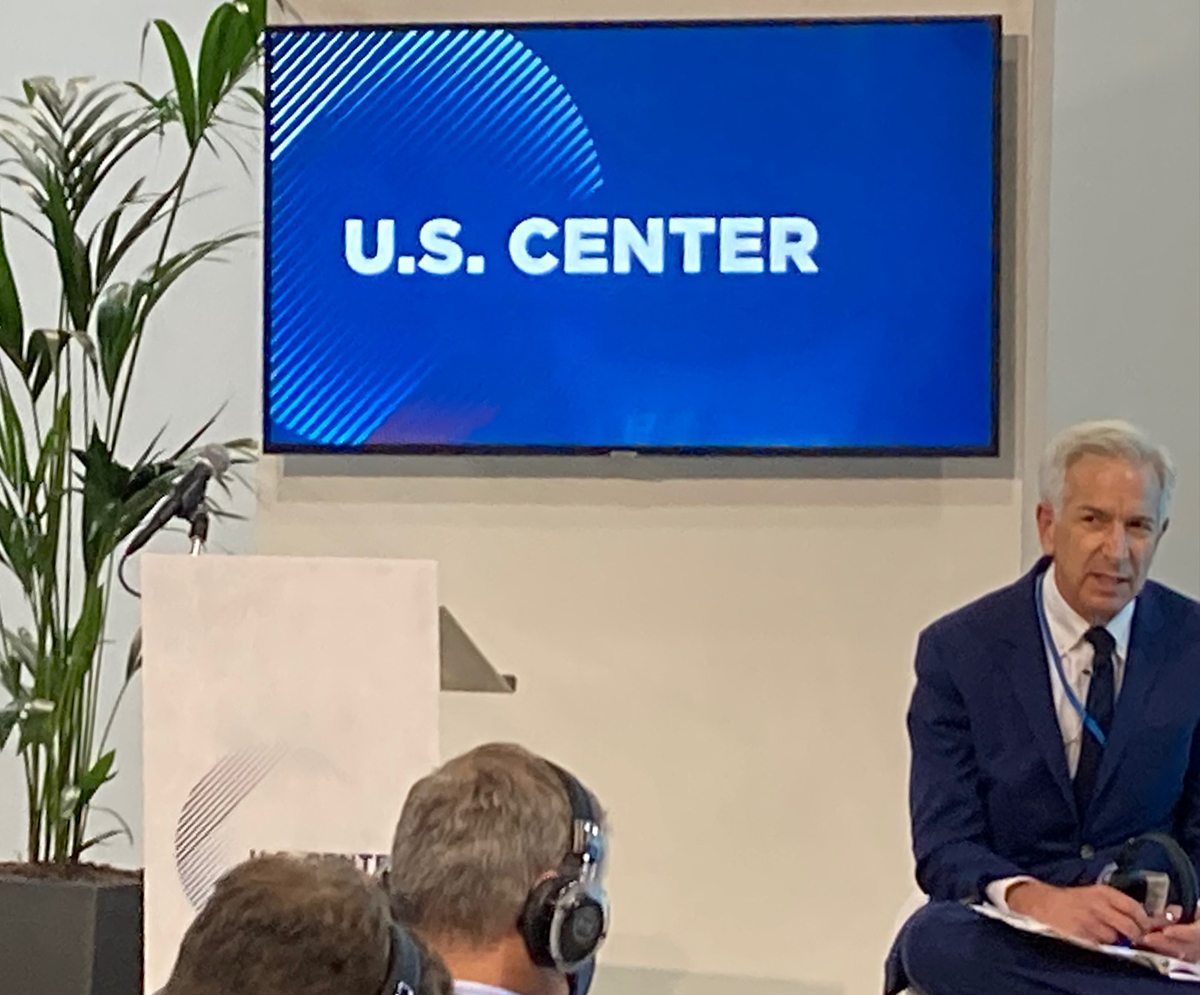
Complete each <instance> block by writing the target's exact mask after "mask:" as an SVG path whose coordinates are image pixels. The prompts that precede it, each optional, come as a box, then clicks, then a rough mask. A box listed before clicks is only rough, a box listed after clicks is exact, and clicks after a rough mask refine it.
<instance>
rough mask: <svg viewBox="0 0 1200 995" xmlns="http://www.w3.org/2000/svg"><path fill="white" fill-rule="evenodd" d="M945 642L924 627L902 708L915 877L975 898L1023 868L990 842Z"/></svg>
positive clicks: (951, 894)
mask: <svg viewBox="0 0 1200 995" xmlns="http://www.w3.org/2000/svg"><path fill="white" fill-rule="evenodd" d="M947 649H948V647H947V646H946V639H945V637H944V636H943V635H940V634H937V633H936V630H926V631H925V632H924V633H922V635H921V639H920V642H919V644H918V646H917V664H916V669H917V686H916V690H915V691H914V692H913V698H912V704H911V707H910V708H909V713H908V732H909V739H910V741H911V743H912V772H911V777H910V781H909V804H910V809H911V813H912V833H913V852H914V854H915V856H916V860H917V883H918V884H919V885H920V886H921V889H922V890H923V891H924V892H925V893H926V894H927V895H929V896H930V897H931V898H936V899H945V900H951V901H959V900H963V899H966V900H969V901H973V902H981V901H983V900H984V896H985V889H986V887H987V885H988V883H989V882H990V881H995V880H997V879H999V878H1008V877H1016V876H1019V875H1021V874H1023V873H1024V872H1023V870H1022V868H1020V867H1018V866H1017V865H1016V864H1014V863H1012V862H1011V861H1009V860H1006V859H1004V858H1003V857H1001V856H999V855H998V854H996V853H993V852H992V850H991V849H990V848H989V845H988V844H989V834H988V826H987V814H986V812H985V810H984V805H983V799H982V797H981V785H980V772H979V767H978V765H977V763H976V755H975V744H974V742H973V741H972V735H971V724H970V720H969V717H968V713H967V707H966V704H965V702H964V701H963V698H962V695H961V694H960V692H959V690H958V688H957V687H956V685H955V682H954V679H953V674H952V673H951V671H950V668H949V667H948V666H947V665H946V661H945V657H946V656H948V655H949V654H948V653H947ZM1197 829H1198V830H1200V824H1198V825H1197Z"/></svg>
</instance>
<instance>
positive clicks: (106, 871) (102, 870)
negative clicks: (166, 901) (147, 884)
mask: <svg viewBox="0 0 1200 995" xmlns="http://www.w3.org/2000/svg"><path fill="white" fill-rule="evenodd" d="M0 878H24V879H25V880H49V881H82V882H86V883H87V884H96V885H106V884H110V885H111V884H140V883H141V880H142V872H141V871H129V870H124V869H122V868H119V867H109V866H108V865H107V864H53V863H50V864H13V863H0Z"/></svg>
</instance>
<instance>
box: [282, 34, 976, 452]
mask: <svg viewBox="0 0 1200 995" xmlns="http://www.w3.org/2000/svg"><path fill="white" fill-rule="evenodd" d="M267 50H268V59H267V141H266V150H265V152H266V208H265V209H266V252H265V259H266V274H265V297H266V300H265V315H266V328H265V335H264V339H265V363H264V423H265V424H264V439H265V447H266V449H267V450H268V451H272V452H328V451H352V452H400V453H406V452H434V453H437V452H457V453H463V452H467V453H529V452H564V453H608V452H612V451H620V450H633V451H637V452H649V453H684V454H690V453H696V454H713V453H761V454H791V453H817V454H887V453H899V454H929V455H994V454H995V453H996V451H997V434H998V424H997V422H998V419H997V398H998V392H999V391H998V369H997V350H998V342H997V340H998V327H997V325H998V323H997V313H998V243H997V225H998V217H997V214H998V212H997V205H998V169H997V163H998V139H999V126H998V125H999V122H998V115H999V100H998V90H999V65H1000V62H999V52H1000V24H999V20H998V18H928V19H916V20H913V19H905V20H900V19H887V20H839V21H795V22H793V21H787V22H785V21H769V22H765V21H728V22H719V23H717V22H671V23H662V22H654V23H611V22H598V23H585V24H569V25H568V24H500V25H413V26H380V27H363V26H355V27H344V28H342V27H297V28H290V27H289V28H277V29H272V30H271V31H270V32H269V36H268V44H267Z"/></svg>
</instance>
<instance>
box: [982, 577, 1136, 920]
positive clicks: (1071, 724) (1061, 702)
mask: <svg viewBox="0 0 1200 995" xmlns="http://www.w3.org/2000/svg"><path fill="white" fill-rule="evenodd" d="M1135 604H1136V601H1131V602H1129V604H1127V605H1126V606H1125V607H1124V608H1122V609H1121V610H1120V612H1118V613H1117V615H1116V616H1114V617H1113V619H1112V620H1111V621H1110V622H1109V623H1108V624H1107V625H1106V626H1105V628H1106V629H1107V630H1108V632H1109V635H1111V636H1112V637H1113V639H1114V640H1115V642H1116V644H1117V645H1116V648H1115V649H1114V650H1113V681H1114V688H1115V690H1116V693H1117V694H1118V695H1119V694H1120V693H1121V683H1122V681H1123V680H1124V678H1125V661H1126V659H1127V658H1128V656H1129V630H1130V629H1131V628H1132V626H1133V612H1134V605H1135ZM1042 607H1043V608H1044V609H1045V611H1046V625H1047V627H1048V628H1049V629H1050V638H1051V639H1052V640H1053V642H1054V646H1055V648H1056V649H1057V650H1058V654H1059V656H1060V658H1061V659H1062V665H1063V673H1064V674H1066V677H1067V683H1068V684H1070V685H1071V690H1072V691H1074V692H1075V697H1076V698H1078V699H1079V701H1080V702H1086V701H1087V696H1088V689H1089V688H1090V687H1091V684H1092V661H1093V659H1094V658H1095V655H1096V651H1095V650H1094V649H1092V644H1091V643H1089V642H1088V641H1087V640H1086V639H1084V635H1085V634H1086V633H1087V631H1088V629H1090V628H1091V627H1092V626H1091V624H1090V623H1089V622H1088V621H1087V619H1085V618H1083V617H1082V616H1081V615H1079V613H1078V612H1076V611H1075V609H1074V608H1072V607H1071V606H1070V605H1069V604H1067V600H1066V598H1064V597H1063V596H1062V592H1061V591H1060V590H1059V589H1058V581H1057V579H1056V578H1055V575H1054V564H1053V563H1051V564H1050V568H1049V569H1048V570H1047V571H1046V574H1045V580H1044V581H1043V582H1042ZM1046 666H1047V667H1049V668H1050V688H1051V691H1052V693H1053V696H1054V713H1055V714H1056V715H1057V716H1058V727H1059V729H1061V730H1062V740H1063V750H1064V752H1065V753H1066V755H1067V770H1068V771H1069V772H1070V775H1071V777H1074V776H1075V771H1076V770H1077V769H1078V767H1079V754H1080V752H1081V751H1082V749H1083V717H1082V716H1081V715H1080V714H1079V713H1078V712H1077V711H1075V707H1074V706H1073V705H1072V704H1071V700H1070V699H1069V698H1068V697H1067V692H1066V691H1065V690H1064V689H1063V684H1062V680H1061V679H1060V678H1059V676H1058V668H1057V667H1055V666H1054V658H1053V657H1052V656H1051V655H1050V651H1049V648H1047V650H1046ZM1031 880H1033V879H1032V878H1029V877H1013V878H1001V879H1000V880H998V881H993V882H992V883H991V884H989V885H988V886H987V889H986V891H987V897H988V901H990V902H991V903H992V904H993V905H995V906H996V907H997V908H1001V909H1006V910H1007V908H1008V905H1007V903H1006V902H1005V900H1004V899H1005V896H1006V895H1007V894H1008V889H1009V888H1011V887H1012V886H1013V885H1014V884H1017V883H1018V882H1021V881H1031Z"/></svg>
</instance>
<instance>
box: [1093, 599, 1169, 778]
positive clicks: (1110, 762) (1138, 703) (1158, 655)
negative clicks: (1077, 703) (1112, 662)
mask: <svg viewBox="0 0 1200 995" xmlns="http://www.w3.org/2000/svg"><path fill="white" fill-rule="evenodd" d="M1162 629H1163V621H1162V610H1161V608H1160V606H1159V603H1158V599H1157V597H1156V596H1155V591H1154V589H1153V588H1152V587H1150V586H1149V585H1147V587H1146V588H1145V589H1144V590H1143V591H1142V594H1141V595H1140V596H1139V598H1138V603H1137V608H1135V609H1134V616H1133V628H1132V630H1131V631H1130V634H1129V658H1128V659H1127V660H1126V661H1125V679H1124V681H1123V682H1122V684H1121V693H1120V694H1119V695H1118V696H1117V707H1116V710H1115V712H1114V713H1113V724H1112V730H1111V731H1110V734H1109V737H1108V745H1107V746H1106V747H1105V748H1104V757H1103V759H1102V760H1101V761H1100V770H1099V771H1098V772H1097V774H1096V789H1095V792H1094V793H1093V794H1092V798H1093V800H1095V799H1098V798H1099V797H1100V796H1101V795H1102V794H1103V792H1104V788H1105V785H1107V784H1108V782H1109V781H1111V780H1112V778H1113V776H1114V775H1115V774H1116V772H1117V767H1118V765H1119V764H1120V761H1121V756H1122V754H1123V753H1124V752H1125V751H1126V749H1127V748H1128V747H1129V743H1130V741H1131V740H1132V739H1133V736H1134V734H1135V733H1136V731H1137V729H1138V728H1139V727H1140V726H1141V725H1142V724H1143V723H1142V717H1143V716H1144V715H1145V710H1146V699H1147V697H1148V696H1149V694H1150V691H1151V690H1152V689H1153V687H1154V684H1155V682H1156V681H1157V680H1158V678H1159V676H1160V675H1161V674H1162V671H1163V667H1164V664H1165V663H1166V662H1167V652H1168V646H1167V645H1166V642H1167V641H1166V640H1165V639H1164V633H1163V631H1162Z"/></svg>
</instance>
